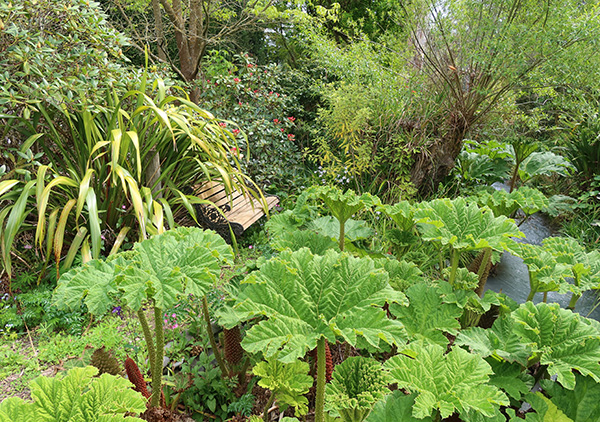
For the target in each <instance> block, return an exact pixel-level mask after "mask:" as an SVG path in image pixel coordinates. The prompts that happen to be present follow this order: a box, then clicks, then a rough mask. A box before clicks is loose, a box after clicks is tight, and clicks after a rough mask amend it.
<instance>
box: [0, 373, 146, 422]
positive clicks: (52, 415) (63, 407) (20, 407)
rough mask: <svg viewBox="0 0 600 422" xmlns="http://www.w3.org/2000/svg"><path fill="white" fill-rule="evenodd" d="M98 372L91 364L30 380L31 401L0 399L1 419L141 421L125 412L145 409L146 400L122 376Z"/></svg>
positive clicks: (7, 421)
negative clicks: (62, 375)
mask: <svg viewBox="0 0 600 422" xmlns="http://www.w3.org/2000/svg"><path fill="white" fill-rule="evenodd" d="M97 373H98V370H97V369H96V368H94V367H91V366H88V367H85V368H73V369H71V370H70V371H69V372H68V373H67V375H66V376H64V377H61V376H60V375H58V376H56V377H54V378H47V377H39V378H36V379H35V380H33V381H32V382H31V385H30V388H31V397H32V399H33V401H32V402H26V401H24V400H22V399H20V398H11V399H7V400H5V401H3V402H2V403H0V421H2V422H23V421H36V422H67V421H68V422H96V421H97V422H117V421H129V422H135V421H142V420H141V419H139V418H135V417H130V416H125V414H126V413H128V412H131V413H141V412H143V411H144V410H146V400H145V399H144V397H142V395H141V394H140V393H138V392H135V391H133V390H132V389H131V388H130V387H131V383H130V382H129V381H127V380H126V379H125V378H121V377H115V376H112V375H109V374H103V375H102V376H101V377H99V378H93V377H94V375H96V374H97Z"/></svg>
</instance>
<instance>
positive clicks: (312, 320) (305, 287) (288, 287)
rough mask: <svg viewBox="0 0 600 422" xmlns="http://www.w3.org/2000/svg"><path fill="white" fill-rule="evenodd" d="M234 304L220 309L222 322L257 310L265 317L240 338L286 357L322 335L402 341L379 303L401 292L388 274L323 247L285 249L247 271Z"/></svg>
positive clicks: (250, 347) (375, 341)
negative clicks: (319, 250)
mask: <svg viewBox="0 0 600 422" xmlns="http://www.w3.org/2000/svg"><path fill="white" fill-rule="evenodd" d="M234 297H235V300H236V304H235V305H234V307H233V309H231V310H226V311H224V312H222V313H221V321H222V322H223V323H225V325H226V326H229V325H234V324H236V323H237V322H240V321H244V320H248V319H250V318H252V317H253V316H256V315H264V316H267V317H268V318H269V319H267V320H265V321H261V322H259V323H258V324H257V325H255V326H254V327H252V328H251V329H250V330H249V331H248V333H247V335H246V338H245V339H244V341H243V343H242V344H243V345H244V347H245V348H246V349H247V350H252V351H257V350H263V351H265V348H266V351H265V355H266V356H267V357H268V356H272V355H273V354H275V352H276V351H277V350H278V349H279V348H282V350H281V353H280V354H279V359H280V360H281V361H283V362H291V361H293V360H294V359H296V358H297V357H299V356H302V355H304V353H305V352H306V350H308V349H312V348H314V347H315V346H316V340H317V339H318V338H321V337H323V336H324V337H326V338H327V339H328V340H330V341H335V336H336V335H341V336H343V337H344V338H345V339H346V340H347V341H348V342H350V343H351V344H353V345H354V344H356V336H362V337H364V338H365V339H366V340H367V341H368V342H369V343H370V344H373V345H378V344H379V341H381V340H383V341H385V342H387V343H390V344H402V343H403V342H404V336H403V335H402V334H403V328H402V324H401V323H400V322H398V321H392V320H388V319H387V318H386V317H385V311H384V310H383V309H382V308H381V307H382V306H383V305H384V304H385V303H386V302H401V303H402V302H405V301H406V297H405V296H404V294H402V293H400V292H396V291H395V290H393V289H392V288H391V287H390V286H389V284H388V275H387V273H386V272H385V271H384V270H383V269H380V268H377V267H376V265H375V263H374V262H373V261H372V260H371V259H369V258H362V259H358V258H353V257H351V256H349V255H348V254H340V253H337V252H335V251H332V250H330V251H327V253H326V254H325V255H324V256H319V255H313V254H312V253H311V252H310V250H308V249H307V248H303V249H300V250H299V251H295V252H291V251H284V252H282V253H281V254H280V255H279V256H277V257H275V258H272V259H271V260H269V261H267V262H265V263H264V264H263V265H262V266H261V267H260V270H259V271H255V272H253V273H252V274H250V275H249V276H248V277H247V278H246V279H245V280H244V282H243V283H242V285H241V286H240V289H239V290H238V291H237V292H235V293H234Z"/></svg>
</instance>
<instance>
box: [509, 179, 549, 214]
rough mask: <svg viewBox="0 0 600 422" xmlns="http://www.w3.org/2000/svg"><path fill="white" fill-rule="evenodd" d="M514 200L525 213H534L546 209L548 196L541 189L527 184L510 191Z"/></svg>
mask: <svg viewBox="0 0 600 422" xmlns="http://www.w3.org/2000/svg"><path fill="white" fill-rule="evenodd" d="M510 196H511V197H512V198H514V200H515V202H516V203H517V205H518V206H519V208H521V210H523V212H524V213H525V214H526V215H531V214H534V213H536V212H538V211H541V210H543V209H546V208H547V207H548V205H549V201H548V198H547V197H546V195H544V194H543V193H542V192H541V191H539V190H538V189H535V188H531V187H529V186H521V187H520V188H519V189H515V190H514V191H512V192H511V193H510Z"/></svg>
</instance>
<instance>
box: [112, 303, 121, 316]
mask: <svg viewBox="0 0 600 422" xmlns="http://www.w3.org/2000/svg"><path fill="white" fill-rule="evenodd" d="M121 312H122V309H121V307H120V306H115V307H114V308H113V310H112V313H113V314H116V315H117V316H119V317H121V318H122V315H121Z"/></svg>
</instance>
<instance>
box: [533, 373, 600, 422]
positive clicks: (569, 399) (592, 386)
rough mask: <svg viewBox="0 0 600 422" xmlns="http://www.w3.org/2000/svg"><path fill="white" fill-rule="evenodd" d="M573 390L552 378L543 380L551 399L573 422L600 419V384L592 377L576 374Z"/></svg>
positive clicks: (589, 421) (595, 421)
mask: <svg viewBox="0 0 600 422" xmlns="http://www.w3.org/2000/svg"><path fill="white" fill-rule="evenodd" d="M575 378H576V382H575V388H574V389H573V390H566V389H564V388H562V387H561V386H560V385H559V384H557V383H555V382H552V381H550V380H542V387H543V389H544V391H545V392H546V393H547V394H548V395H549V396H550V400H551V401H552V403H554V404H555V405H556V406H557V407H558V408H559V409H560V410H562V411H563V412H564V413H565V415H567V416H568V417H570V418H571V419H573V422H597V421H600V384H598V382H596V381H594V380H593V379H592V378H590V377H584V376H583V375H580V374H575Z"/></svg>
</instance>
